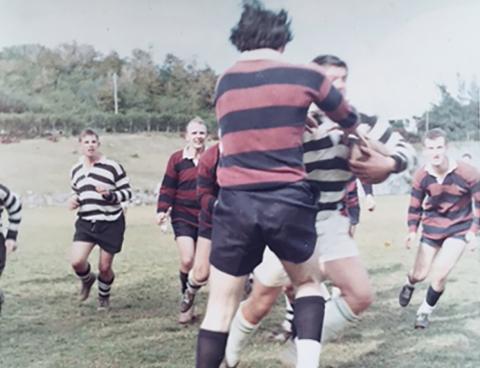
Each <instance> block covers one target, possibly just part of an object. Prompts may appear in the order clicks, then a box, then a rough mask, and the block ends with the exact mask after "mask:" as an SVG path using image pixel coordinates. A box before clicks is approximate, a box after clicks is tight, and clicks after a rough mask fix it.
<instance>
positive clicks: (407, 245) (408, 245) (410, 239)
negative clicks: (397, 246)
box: [405, 233, 417, 249]
mask: <svg viewBox="0 0 480 368" xmlns="http://www.w3.org/2000/svg"><path fill="white" fill-rule="evenodd" d="M416 239H417V233H409V234H408V236H407V239H406V240H405V248H407V249H410V248H412V245H413V243H415V240H416Z"/></svg>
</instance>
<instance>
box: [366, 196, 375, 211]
mask: <svg viewBox="0 0 480 368" xmlns="http://www.w3.org/2000/svg"><path fill="white" fill-rule="evenodd" d="M375 205H376V203H375V197H374V196H373V195H371V194H367V195H366V197H365V207H366V208H367V210H369V211H370V212H373V211H374V210H375Z"/></svg>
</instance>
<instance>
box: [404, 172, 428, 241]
mask: <svg viewBox="0 0 480 368" xmlns="http://www.w3.org/2000/svg"><path fill="white" fill-rule="evenodd" d="M425 173H426V172H425V169H423V168H422V169H420V170H418V171H417V172H416V173H415V176H414V178H413V182H412V191H411V194H410V206H409V207H408V217H407V225H408V229H409V231H410V232H417V230H418V226H419V224H420V220H421V219H422V213H423V207H422V205H423V199H424V198H425V196H426V191H425V188H424V186H423V184H422V182H423V179H424V178H425Z"/></svg>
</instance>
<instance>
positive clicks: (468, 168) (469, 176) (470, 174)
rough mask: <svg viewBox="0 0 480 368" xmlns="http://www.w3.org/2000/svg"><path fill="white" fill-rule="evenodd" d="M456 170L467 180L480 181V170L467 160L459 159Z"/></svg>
mask: <svg viewBox="0 0 480 368" xmlns="http://www.w3.org/2000/svg"><path fill="white" fill-rule="evenodd" d="M455 172H456V173H457V174H458V175H460V176H461V177H462V178H464V179H465V180H467V181H480V171H479V170H478V169H477V168H476V167H475V166H473V165H471V164H469V163H467V162H464V161H457V168H456V169H455Z"/></svg>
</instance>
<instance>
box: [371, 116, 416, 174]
mask: <svg viewBox="0 0 480 368" xmlns="http://www.w3.org/2000/svg"><path fill="white" fill-rule="evenodd" d="M375 130H376V133H377V134H379V141H380V142H381V143H383V144H384V145H385V147H386V148H387V149H388V150H389V151H390V152H391V154H390V157H392V158H393V159H394V160H395V167H394V169H393V171H392V172H394V173H400V172H402V171H404V170H406V169H407V168H409V167H412V166H413V165H414V163H415V156H416V154H415V149H414V148H413V146H412V145H411V144H410V143H408V142H407V141H406V140H405V139H404V138H403V137H402V135H401V134H400V133H399V132H396V131H394V130H393V129H392V127H391V126H390V124H389V123H388V122H386V121H383V120H380V119H379V120H378V121H377V123H376V124H375Z"/></svg>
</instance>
